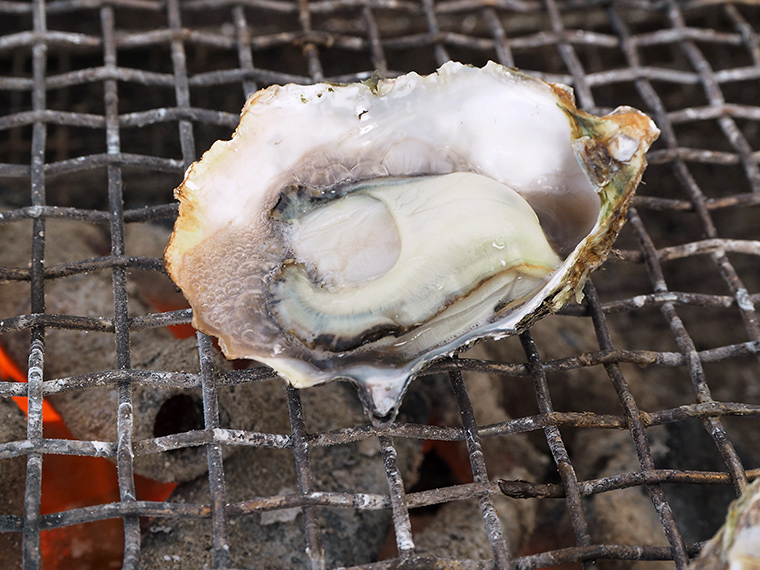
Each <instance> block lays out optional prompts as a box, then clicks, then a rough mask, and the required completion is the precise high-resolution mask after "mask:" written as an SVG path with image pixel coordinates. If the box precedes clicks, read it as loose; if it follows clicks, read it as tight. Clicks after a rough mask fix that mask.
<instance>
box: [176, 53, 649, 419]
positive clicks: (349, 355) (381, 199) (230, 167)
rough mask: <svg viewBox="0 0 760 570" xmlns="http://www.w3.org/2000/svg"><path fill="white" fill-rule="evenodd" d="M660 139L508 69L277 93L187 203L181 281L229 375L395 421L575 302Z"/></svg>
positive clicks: (622, 113) (193, 170)
mask: <svg viewBox="0 0 760 570" xmlns="http://www.w3.org/2000/svg"><path fill="white" fill-rule="evenodd" d="M658 134H659V131H658V130H657V128H656V127H655V126H654V124H653V123H652V121H651V120H650V119H649V118H648V117H646V116H645V115H643V114H642V113H640V112H639V111H636V110H633V109H629V108H621V109H618V110H616V111H615V112H614V113H612V114H610V115H608V116H606V117H603V118H597V117H593V116H590V115H587V114H585V113H583V112H581V111H579V110H577V109H576V108H575V106H574V103H573V100H572V95H571V93H570V91H569V90H568V89H567V88H564V87H560V86H554V85H550V84H547V83H545V82H542V81H540V80H537V79H534V78H532V77H529V76H527V75H524V74H521V73H519V72H516V71H513V70H509V69H506V68H504V67H502V66H500V65H497V64H495V63H489V64H488V65H486V66H485V67H484V68H482V69H477V68H473V67H468V66H464V65H461V64H458V63H454V62H449V63H447V64H445V65H444V66H443V67H441V68H440V69H439V70H438V71H437V72H436V73H434V74H432V75H429V76H425V77H421V76H419V75H417V74H414V73H411V74H409V75H405V76H402V77H399V78H396V79H380V80H372V81H368V82H365V83H357V84H351V85H342V86H336V85H328V84H319V85H311V86H297V85H286V86H284V87H280V86H273V87H269V88H268V89H264V90H262V91H259V92H258V93H256V94H255V95H253V96H252V97H251V98H250V99H249V100H248V102H247V103H246V106H245V108H244V109H243V113H242V117H241V121H240V125H239V126H238V128H237V130H236V131H235V135H234V136H233V138H232V140H230V141H224V142H222V141H217V142H216V143H214V145H213V146H212V147H211V149H210V150H209V151H208V152H206V153H205V154H204V156H203V158H202V160H201V161H199V162H197V163H195V164H193V165H192V166H191V167H190V169H188V172H187V174H186V176H185V180H184V182H183V183H182V184H181V185H180V187H179V188H178V189H177V190H176V192H175V194H176V196H177V198H179V200H180V215H179V218H178V220H177V223H176V225H175V229H174V234H173V236H172V239H171V241H170V243H169V246H168V247H167V250H166V264H167V269H168V271H169V273H170V275H171V276H172V278H173V279H174V281H175V283H177V285H178V286H179V287H180V288H181V289H182V291H183V292H184V294H185V296H186V297H187V298H188V300H189V301H190V303H191V305H192V307H193V325H194V326H195V327H196V328H198V329H199V330H202V331H204V332H206V333H208V334H212V335H214V336H217V337H218V338H219V343H220V346H221V347H222V350H223V351H224V353H225V355H226V356H227V357H228V358H251V359H255V360H258V361H261V362H263V363H265V364H267V365H269V366H271V367H272V368H274V369H275V370H276V371H277V372H279V373H280V374H281V375H282V376H283V377H284V378H285V379H287V380H288V381H289V382H290V383H291V384H292V385H294V386H296V387H306V386H311V385H314V384H318V383H321V382H326V381H329V380H332V379H337V378H344V379H349V380H352V381H353V382H355V383H356V385H357V386H358V388H359V392H360V395H361V396H362V399H363V401H364V402H365V405H366V406H367V408H368V410H369V411H370V412H371V414H372V415H373V416H374V418H375V419H382V420H388V419H392V418H393V417H394V415H395V412H396V410H397V407H398V404H399V401H400V399H401V397H402V395H403V393H404V391H405V390H406V387H407V385H408V383H409V381H410V380H411V378H413V377H414V376H415V375H416V374H417V373H418V372H419V371H420V370H421V369H422V368H423V367H424V366H425V365H427V364H428V363H429V362H431V361H432V360H434V359H436V358H440V357H442V356H445V355H447V354H451V353H452V352H453V351H455V350H457V349H458V348H461V347H462V346H466V345H469V344H471V343H472V342H474V341H475V340H477V339H479V338H483V337H501V336H505V335H508V334H514V333H515V332H519V331H520V330H524V329H525V328H527V326H529V325H530V324H531V323H532V322H534V321H535V320H536V319H538V318H540V317H541V316H543V315H545V314H547V313H548V312H551V311H554V310H557V309H559V308H560V307H561V306H562V305H564V304H565V303H566V302H567V301H568V300H569V299H570V298H572V297H574V296H575V295H576V293H577V292H578V291H579V290H580V289H581V288H582V286H583V283H584V282H585V280H586V278H587V276H588V274H589V272H590V271H592V270H593V269H594V268H595V267H597V266H598V265H599V264H600V263H601V262H602V261H603V260H604V258H605V256H606V255H607V252H608V250H609V248H610V247H611V244H612V242H613V241H614V239H615V237H616V236H617V233H618V231H619V229H620V227H621V225H622V224H623V221H624V215H625V212H626V210H627V207H628V203H629V201H630V199H631V197H632V195H633V192H634V190H635V188H636V186H637V184H638V182H639V181H640V179H641V175H642V173H643V170H644V167H645V164H646V163H645V159H644V154H645V152H646V150H647V149H648V148H649V146H650V144H651V143H652V142H653V141H654V139H655V138H656V137H657V135H658Z"/></svg>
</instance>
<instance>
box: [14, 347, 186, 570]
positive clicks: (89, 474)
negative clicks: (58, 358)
mask: <svg viewBox="0 0 760 570" xmlns="http://www.w3.org/2000/svg"><path fill="white" fill-rule="evenodd" d="M0 376H2V378H3V379H7V378H9V379H12V380H16V381H18V382H26V381H27V378H26V374H24V373H23V372H22V371H21V370H20V369H19V367H18V366H17V365H16V363H15V362H13V360H11V358H10V357H9V356H8V355H7V354H6V353H5V352H4V351H3V350H2V348H0ZM13 399H14V400H15V402H16V403H17V404H18V406H19V407H20V408H21V409H22V410H24V412H26V411H27V399H26V398H23V397H17V398H13ZM42 414H43V435H44V437H45V438H47V439H76V438H75V437H74V436H73V435H72V434H71V432H70V431H69V430H68V428H67V427H66V424H65V423H64V421H63V419H62V418H61V416H60V415H59V414H58V413H57V412H56V411H55V409H54V408H53V407H52V406H51V405H50V404H49V403H48V402H47V401H44V402H43V406H42ZM174 487H176V484H174V483H161V482H158V481H153V480H151V479H147V478H145V477H140V476H139V475H136V476H135V491H136V495H137V499H138V500H144V501H164V500H166V499H167V498H168V497H169V495H170V494H171V492H172V491H173V490H174ZM118 501H119V483H118V477H117V471H116V466H115V465H114V464H113V463H112V462H111V461H109V460H108V459H105V458H103V457H81V456H78V455H52V454H51V455H47V454H46V455H45V456H44V459H43V461H42V504H41V506H40V511H41V514H49V513H57V512H61V511H66V510H69V509H76V508H80V507H87V506H92V505H100V504H105V503H112V502H118ZM40 548H41V551H42V559H43V563H44V564H43V566H44V568H46V569H49V568H52V569H54V570H63V569H69V568H82V567H86V568H111V567H114V568H118V567H120V565H121V560H122V557H123V553H124V533H123V522H122V521H121V520H120V519H108V520H102V521H95V522H92V523H87V524H80V525H75V526H69V527H62V528H57V529H53V530H47V531H44V532H42V533H41V535H40Z"/></svg>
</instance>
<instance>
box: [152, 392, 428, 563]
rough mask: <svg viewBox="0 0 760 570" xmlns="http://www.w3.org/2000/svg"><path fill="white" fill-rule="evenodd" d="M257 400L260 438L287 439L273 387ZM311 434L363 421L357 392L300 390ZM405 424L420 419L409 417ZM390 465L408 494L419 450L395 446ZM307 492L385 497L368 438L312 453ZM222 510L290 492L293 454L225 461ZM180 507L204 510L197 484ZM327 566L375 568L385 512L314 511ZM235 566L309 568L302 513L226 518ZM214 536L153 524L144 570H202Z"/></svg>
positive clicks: (201, 528)
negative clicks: (262, 433) (198, 506)
mask: <svg viewBox="0 0 760 570" xmlns="http://www.w3.org/2000/svg"><path fill="white" fill-rule="evenodd" d="M256 388H257V391H258V393H259V395H260V396H261V398H260V401H259V402H258V403H257V405H255V406H254V410H255V412H256V413H257V415H258V417H259V423H260V424H261V425H262V426H266V430H267V433H283V434H288V433H290V431H291V427H290V422H289V419H288V411H287V402H286V399H285V397H284V393H285V390H284V389H283V387H282V383H281V381H280V380H278V379H276V380H272V381H267V382H263V383H259V384H257V385H256ZM301 398H302V400H303V409H304V416H305V421H306V426H307V430H308V431H309V432H316V431H319V432H323V431H326V430H333V429H336V428H337V427H339V426H349V425H353V426H356V425H360V424H362V423H364V422H366V421H367V420H366V418H365V416H364V412H363V409H362V406H361V404H360V403H359V400H358V397H357V395H356V392H355V390H354V389H353V388H352V387H351V386H350V385H347V384H345V383H332V384H328V385H324V386H318V387H314V388H310V389H308V390H304V391H301ZM411 413H412V415H414V414H419V413H420V410H419V409H417V410H412V412H411ZM394 444H395V448H396V450H397V453H398V466H399V470H400V472H401V475H402V477H403V478H404V480H405V482H406V483H407V484H408V485H411V484H413V483H414V481H415V477H416V470H417V468H418V467H419V463H420V459H421V455H420V448H421V443H420V442H419V441H416V440H411V439H403V438H397V439H395V440H394ZM310 464H311V468H312V472H313V489H314V490H315V491H324V492H342V493H349V494H355V493H370V494H381V495H387V494H388V485H387V481H386V477H385V472H384V469H383V461H382V457H381V455H380V448H379V443H378V440H377V439H376V438H371V439H366V440H363V441H360V442H354V443H348V444H341V445H333V446H326V447H310ZM224 474H225V485H226V491H227V501H228V502H229V503H233V504H234V503H236V502H238V501H246V500H251V499H254V498H257V497H268V496H277V495H288V494H293V493H296V492H297V489H298V484H297V479H296V474H295V463H294V457H293V452H292V450H289V449H265V448H259V447H245V448H243V449H241V450H240V451H239V452H238V453H236V454H235V455H233V456H232V457H231V458H229V459H227V460H225V462H224ZM170 500H171V501H173V502H178V503H208V502H209V500H210V496H209V482H208V480H206V479H205V478H202V479H198V480H196V481H192V482H190V483H185V484H182V485H180V486H179V487H177V489H176V491H175V492H174V494H173V495H172V497H171V498H170ZM316 511H317V518H318V521H319V525H320V528H321V529H322V542H323V546H324V555H325V558H326V560H327V563H328V566H330V567H333V566H335V565H337V564H340V565H346V566H350V565H354V564H361V563H366V562H371V561H373V560H375V559H376V557H377V556H378V553H379V552H380V550H381V548H382V546H383V544H384V543H385V542H386V539H387V534H388V531H389V529H390V528H391V526H392V519H391V512H390V510H389V509H380V510H357V509H353V508H328V507H320V508H317V509H316ZM229 534H230V544H231V545H233V547H232V548H231V550H230V555H231V557H232V566H233V567H245V568H254V567H255V568H272V569H277V568H283V569H285V568H289V569H290V568H307V567H309V559H308V556H307V554H306V539H305V535H304V530H303V514H302V512H301V509H283V510H278V511H268V512H263V513H253V514H249V515H246V516H242V517H238V518H233V519H232V520H231V521H230V526H229ZM211 546H212V536H211V528H210V524H209V521H207V520H197V521H188V520H176V519H166V520H161V519H156V520H154V521H153V523H152V524H151V526H150V527H149V528H148V532H147V534H146V536H145V539H144V542H143V555H142V558H141V565H142V568H167V569H171V568H187V567H192V568H200V567H202V566H203V565H204V564H206V565H208V566H209V567H210V566H212V562H213V551H212V549H211Z"/></svg>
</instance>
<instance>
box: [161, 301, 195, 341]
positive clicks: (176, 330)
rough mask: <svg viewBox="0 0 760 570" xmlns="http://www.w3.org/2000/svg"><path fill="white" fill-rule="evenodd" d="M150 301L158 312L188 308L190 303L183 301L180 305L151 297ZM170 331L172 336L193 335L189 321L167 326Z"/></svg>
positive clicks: (180, 337)
mask: <svg viewBox="0 0 760 570" xmlns="http://www.w3.org/2000/svg"><path fill="white" fill-rule="evenodd" d="M151 303H152V304H153V306H154V307H155V308H156V311H158V312H159V313H165V312H168V311H178V310H180V309H189V308H190V305H188V304H186V303H183V304H181V305H176V304H171V303H161V302H159V301H158V300H156V299H151ZM166 328H168V329H169V330H170V331H172V334H173V335H174V338H179V339H182V338H190V337H191V336H195V329H194V328H193V325H191V324H189V323H185V324H183V325H170V326H168V327H166Z"/></svg>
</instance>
